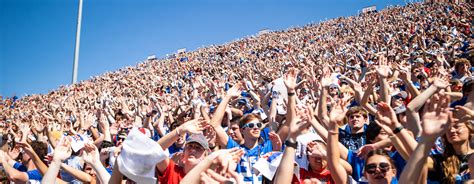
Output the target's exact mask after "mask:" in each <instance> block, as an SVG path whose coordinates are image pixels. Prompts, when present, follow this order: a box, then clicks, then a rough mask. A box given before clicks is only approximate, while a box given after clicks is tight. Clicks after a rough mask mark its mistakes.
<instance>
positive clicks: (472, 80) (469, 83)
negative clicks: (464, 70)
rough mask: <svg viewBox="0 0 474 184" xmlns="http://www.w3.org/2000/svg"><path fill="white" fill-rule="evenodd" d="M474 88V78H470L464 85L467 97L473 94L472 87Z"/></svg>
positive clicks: (463, 90) (464, 92) (463, 91)
mask: <svg viewBox="0 0 474 184" xmlns="http://www.w3.org/2000/svg"><path fill="white" fill-rule="evenodd" d="M473 86H474V78H473V77H469V78H466V79H465V80H464V85H462V93H463V94H464V95H465V96H467V95H468V94H469V93H471V92H472V87H473Z"/></svg>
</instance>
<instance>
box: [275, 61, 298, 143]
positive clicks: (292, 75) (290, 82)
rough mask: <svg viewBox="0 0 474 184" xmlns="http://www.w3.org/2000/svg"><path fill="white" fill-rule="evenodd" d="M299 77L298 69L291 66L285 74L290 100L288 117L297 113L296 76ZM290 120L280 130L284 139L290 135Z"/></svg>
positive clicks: (284, 79) (287, 109)
mask: <svg viewBox="0 0 474 184" xmlns="http://www.w3.org/2000/svg"><path fill="white" fill-rule="evenodd" d="M297 77H298V71H297V70H296V69H295V68H291V69H290V70H289V71H288V72H287V73H286V74H285V75H284V76H283V82H284V83H285V86H286V89H287V91H288V102H287V106H286V111H287V112H286V119H287V120H289V119H292V118H293V116H295V115H296V91H295V88H296V78H297ZM289 124H290V122H289V121H286V122H285V123H284V124H283V125H282V126H281V127H280V130H279V131H278V135H279V136H280V138H281V139H282V140H285V139H286V137H287V136H288V133H289V132H288V131H289V126H290V125H289Z"/></svg>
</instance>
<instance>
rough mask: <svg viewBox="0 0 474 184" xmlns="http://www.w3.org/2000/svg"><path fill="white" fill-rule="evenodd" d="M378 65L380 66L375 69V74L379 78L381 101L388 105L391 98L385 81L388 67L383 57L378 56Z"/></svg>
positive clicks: (388, 71) (388, 70)
mask: <svg viewBox="0 0 474 184" xmlns="http://www.w3.org/2000/svg"><path fill="white" fill-rule="evenodd" d="M379 63H380V65H379V67H378V68H377V74H378V76H379V82H380V91H381V97H382V101H383V102H385V103H388V104H390V101H391V96H390V90H389V88H388V81H387V78H388V76H389V73H390V67H389V66H388V65H387V58H385V56H383V55H380V56H379Z"/></svg>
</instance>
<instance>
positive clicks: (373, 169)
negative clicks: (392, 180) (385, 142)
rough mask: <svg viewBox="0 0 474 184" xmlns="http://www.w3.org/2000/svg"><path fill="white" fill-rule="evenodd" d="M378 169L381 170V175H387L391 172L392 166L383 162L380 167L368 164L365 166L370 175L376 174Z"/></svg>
mask: <svg viewBox="0 0 474 184" xmlns="http://www.w3.org/2000/svg"><path fill="white" fill-rule="evenodd" d="M377 167H378V168H379V169H380V172H381V173H386V172H387V171H388V170H390V164H389V163H385V162H381V163H379V164H378V165H377V164H367V165H366V166H365V171H366V172H367V173H369V174H374V173H375V172H376V170H377Z"/></svg>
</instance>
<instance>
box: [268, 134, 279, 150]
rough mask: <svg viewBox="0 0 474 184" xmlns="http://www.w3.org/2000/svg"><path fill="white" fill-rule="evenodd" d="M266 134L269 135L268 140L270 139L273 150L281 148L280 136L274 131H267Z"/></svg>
mask: <svg viewBox="0 0 474 184" xmlns="http://www.w3.org/2000/svg"><path fill="white" fill-rule="evenodd" d="M268 136H269V139H270V141H272V145H273V147H274V149H273V150H274V151H276V150H281V146H282V142H281V138H280V136H279V135H278V134H277V133H275V132H270V133H268ZM275 148H279V149H275Z"/></svg>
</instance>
